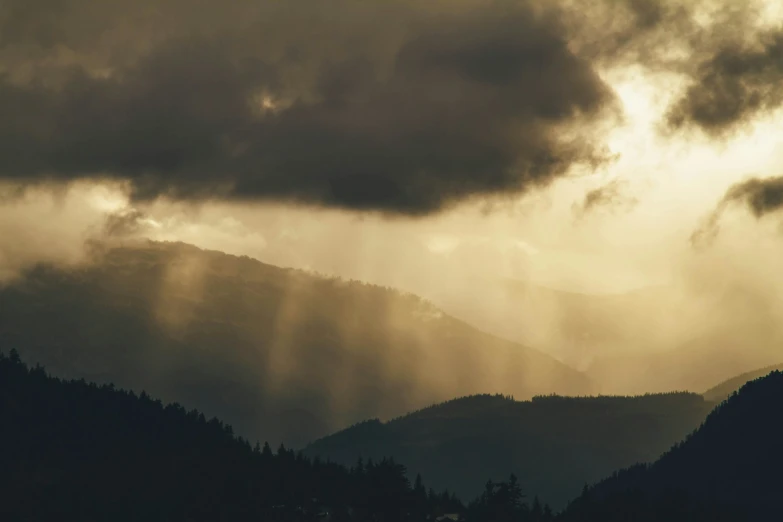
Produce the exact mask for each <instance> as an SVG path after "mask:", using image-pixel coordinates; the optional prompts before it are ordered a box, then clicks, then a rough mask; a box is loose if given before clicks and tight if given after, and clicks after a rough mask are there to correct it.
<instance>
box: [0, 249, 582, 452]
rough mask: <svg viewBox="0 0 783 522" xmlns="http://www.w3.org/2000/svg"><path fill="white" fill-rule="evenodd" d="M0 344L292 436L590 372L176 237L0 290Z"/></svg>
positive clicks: (270, 435)
mask: <svg viewBox="0 0 783 522" xmlns="http://www.w3.org/2000/svg"><path fill="white" fill-rule="evenodd" d="M0 310H2V313H0V343H2V344H3V345H4V346H7V347H10V348H16V349H17V350H19V352H21V353H22V356H23V357H24V358H25V359H27V360H34V361H40V362H41V363H42V364H44V365H45V366H46V367H47V368H48V369H49V370H50V371H52V372H53V373H54V374H56V375H58V376H63V377H73V378H86V379H90V380H95V381H97V382H100V383H107V382H113V383H115V384H116V385H118V386H122V387H127V388H131V389H136V390H147V391H148V392H150V393H152V394H154V395H156V396H159V397H161V398H162V399H163V400H166V401H178V402H182V403H187V404H191V405H193V406H195V407H198V408H199V409H200V410H202V411H204V412H205V413H206V414H208V415H219V416H220V417H221V418H223V419H224V420H226V421H227V422H229V423H231V424H232V425H233V426H234V427H235V428H236V429H237V431H238V433H241V434H245V435H246V436H248V437H251V438H258V439H262V440H264V439H267V440H269V441H270V442H273V443H277V442H279V441H285V442H286V443H287V444H290V445H293V446H302V445H304V444H306V443H307V442H308V441H312V440H315V439H316V438H318V437H321V436H324V435H326V434H328V433H330V432H334V431H335V430H337V429H340V428H343V427H345V426H348V425H351V424H353V423H355V422H357V421H360V420H362V419H366V418H374V417H380V418H387V419H388V418H393V417H396V416H399V415H402V414H404V413H405V412H408V411H411V410H415V409H417V408H421V407H424V406H426V405H429V404H432V403H435V402H440V401H443V400H447V399H449V398H452V397H455V396H461V395H469V394H476V393H487V392H490V393H495V392H499V393H506V394H514V395H515V396H516V397H518V398H530V397H532V396H533V395H536V394H547V393H553V392H556V393H560V394H569V395H582V394H589V393H591V392H592V391H593V390H594V388H593V385H592V383H591V382H590V380H589V379H588V378H587V377H586V376H584V375H583V374H581V373H580V372H577V371H575V370H573V369H571V368H569V367H568V366H566V365H564V364H562V363H560V362H558V361H556V360H555V359H553V358H552V357H549V356H547V355H544V354H542V353H541V352H538V351H536V350H533V349H530V348H527V347H525V346H522V345H520V344H517V343H514V342H511V341H507V340H504V339H501V338H499V337H496V336H493V335H490V334H486V333H484V332H482V331H479V330H477V329H476V328H474V327H472V326H470V325H468V324H467V323H465V322H463V321H460V320H457V319H455V318H453V317H451V316H449V315H447V314H445V313H443V312H442V311H441V310H439V309H437V308H436V307H434V306H433V305H432V304H430V303H428V302H426V301H424V300H422V299H421V298H419V297H417V296H414V295H410V294H403V293H400V292H398V291H395V290H393V289H389V288H383V287H378V286H373V285H368V284H363V283H360V282H354V281H343V280H339V279H333V278H325V277H320V276H317V275H313V274H309V273H305V272H302V271H297V270H290V269H284V268H279V267H276V266H272V265H267V264H264V263H261V262H259V261H256V260H253V259H250V258H247V257H235V256H230V255H226V254H223V253H220V252H214V251H204V250H200V249H198V248H196V247H193V246H190V245H186V244H181V243H153V242H139V243H128V244H126V245H125V246H111V247H110V246H107V245H102V244H95V245H94V252H93V256H92V261H91V262H90V263H88V264H86V265H84V266H81V267H76V268H62V267H53V266H46V265H40V266H37V267H35V268H33V269H31V270H30V271H29V272H28V273H26V274H25V276H24V277H23V278H22V279H20V280H18V281H15V282H14V283H12V284H10V285H8V286H5V287H3V288H0Z"/></svg>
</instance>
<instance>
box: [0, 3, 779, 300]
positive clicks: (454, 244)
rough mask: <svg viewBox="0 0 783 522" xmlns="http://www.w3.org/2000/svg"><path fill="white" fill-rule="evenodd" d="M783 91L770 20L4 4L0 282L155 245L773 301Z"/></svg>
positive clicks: (550, 6)
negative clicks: (115, 248) (750, 291)
mask: <svg viewBox="0 0 783 522" xmlns="http://www.w3.org/2000/svg"><path fill="white" fill-rule="evenodd" d="M782 81H783V8H782V7H781V5H780V3H779V2H776V1H774V0H770V1H767V2H765V1H761V0H758V1H744V0H740V1H737V0H716V1H707V0H704V1H701V0H697V1H692V2H683V1H680V2H670V1H665V0H595V1H590V2H583V1H576V0H560V1H543V0H542V1H534V0H451V1H445V0H443V1H441V0H428V1H427V2H421V1H415V2H414V1H408V0H395V1H390V0H377V1H374V2H360V1H357V0H332V1H329V2H324V1H321V0H288V1H285V2H282V1H278V0H263V1H258V0H253V1H250V0H235V1H233V2H229V3H226V2H218V1H217V0H198V1H197V2H193V1H192V0H187V1H186V0H138V1H134V2H128V1H123V0H100V1H99V0H36V1H33V2H31V1H30V0H7V1H5V2H3V3H2V6H0V187H2V188H1V189H0V278H5V279H11V278H13V277H15V276H16V275H18V274H19V273H20V271H22V270H24V268H26V267H28V266H30V265H31V264H34V263H36V262H40V261H56V262H67V263H78V262H80V261H83V260H84V251H85V250H84V244H85V241H86V240H88V239H91V238H93V239H94V238H100V239H103V240H112V241H124V240H128V239H130V238H134V237H149V238H153V239H157V240H174V241H184V242H188V243H193V244H196V245H199V246H202V247H205V248H213V249H218V250H223V251H226V252H229V253H235V254H243V255H250V256H252V257H256V258H258V259H260V260H262V261H266V262H269V263H273V264H278V265H282V266H293V267H298V268H305V269H308V270H314V271H318V272H322V273H328V274H336V275H340V276H342V277H346V278H355V279H362V280H366V281H370V282H375V283H379V284H385V285H391V286H397V287H400V288H402V289H405V290H410V291H414V292H418V293H421V294H424V295H429V294H434V293H436V291H437V289H438V288H442V287H451V286H456V287H458V288H463V285H464V289H465V291H466V292H468V291H470V289H471V288H473V287H471V286H470V284H469V282H471V281H475V280H483V279H485V278H488V277H497V276H499V277H503V278H514V279H520V280H526V281H532V282H535V283H537V284H541V285H545V286H549V287H552V288H559V289H565V290H570V291H575V292H589V293H618V292H625V291H629V290H632V289H636V288H643V287H649V286H657V285H675V286H676V285H684V284H693V282H694V281H702V282H703V281H705V280H710V278H713V277H714V278H719V279H721V280H725V279H726V278H729V279H732V280H735V279H736V280H740V281H751V280H752V281H758V278H759V277H763V278H765V279H763V281H764V282H765V284H767V285H772V286H773V287H774V286H775V285H777V284H778V283H777V279H778V278H777V272H776V270H775V268H774V267H775V260H776V259H779V257H778V256H779V254H780V253H781V252H780V249H781V247H780V244H781V242H780V239H781V238H780V230H781V229H780V226H781V221H780V219H779V215H778V213H777V212H776V211H777V210H779V209H780V207H781V206H783V132H782V131H780V130H779V129H781V128H783V111H781V106H783V89H780V88H779V87H780V86H781V83H782ZM700 284H701V283H700ZM703 284H710V283H709V282H705V283H703Z"/></svg>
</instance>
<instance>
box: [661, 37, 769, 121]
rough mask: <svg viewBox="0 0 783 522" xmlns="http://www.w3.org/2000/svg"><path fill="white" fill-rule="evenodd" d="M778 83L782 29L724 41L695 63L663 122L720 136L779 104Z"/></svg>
mask: <svg viewBox="0 0 783 522" xmlns="http://www.w3.org/2000/svg"><path fill="white" fill-rule="evenodd" d="M782 84H783V31H780V32H777V33H770V34H765V35H764V36H762V37H760V38H759V42H758V43H757V44H756V45H753V46H747V45H741V44H727V45H725V46H723V47H722V48H720V49H719V50H718V51H717V52H716V53H715V54H714V55H712V56H711V57H710V58H709V59H707V60H706V61H705V62H704V63H702V64H701V65H700V66H699V68H698V70H697V71H696V73H695V74H694V77H693V83H692V84H691V86H690V87H689V88H688V90H687V91H686V93H685V95H684V96H683V97H682V99H680V100H679V101H678V102H677V103H676V104H675V105H674V107H672V109H671V111H670V112H669V114H668V115H667V119H668V123H669V125H670V126H672V127H674V128H678V127H683V126H688V125H694V126H698V127H699V128H701V129H702V130H704V131H705V132H706V133H708V134H710V135H716V136H718V135H723V134H725V133H726V132H727V131H730V130H733V129H734V128H736V127H737V126H738V125H740V124H743V123H746V122H747V121H748V120H750V119H752V118H753V117H755V116H757V115H758V114H759V113H761V112H767V111H771V110H775V109H777V108H779V107H780V106H781V105H783V89H781V85H782Z"/></svg>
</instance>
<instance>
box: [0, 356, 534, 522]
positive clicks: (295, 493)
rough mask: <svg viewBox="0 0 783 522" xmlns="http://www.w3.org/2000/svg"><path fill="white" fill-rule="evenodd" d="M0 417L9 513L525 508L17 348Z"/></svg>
mask: <svg viewBox="0 0 783 522" xmlns="http://www.w3.org/2000/svg"><path fill="white" fill-rule="evenodd" d="M0 418H1V419H2V424H1V426H2V429H0V519H2V520H13V521H28V520H29V521H38V520H41V521H50V520H64V521H67V520H89V521H103V520H107V521H108V520H111V521H119V522H122V521H129V522H130V521H139V520H144V521H167V522H168V521H189V522H190V521H192V522H195V521H202V520H203V521H210V522H213V521H242V520H253V521H258V520H265V521H297V522H309V521H316V520H321V521H323V520H330V521H333V522H339V521H345V522H349V521H379V522H392V521H411V522H414V521H427V520H436V519H438V518H439V517H443V516H444V515H450V516H460V517H462V519H466V520H475V521H476V522H478V521H479V520H486V519H485V518H476V517H483V516H484V514H485V513H487V512H493V513H494V512H497V513H505V512H508V513H513V512H514V510H515V509H516V510H521V509H524V508H523V507H522V506H523V504H522V503H521V502H520V501H521V496H520V494H519V492H518V486H516V485H515V483H512V484H511V485H510V486H509V485H507V484H506V483H500V484H495V485H492V487H491V488H488V490H487V492H486V493H485V494H484V495H482V497H481V498H480V499H478V500H477V501H475V502H473V503H471V504H470V505H469V506H468V507H465V506H464V505H463V504H462V502H461V501H460V500H459V499H457V498H456V497H455V496H454V495H453V494H450V493H449V492H447V491H444V492H440V493H438V492H435V491H433V490H432V489H429V490H428V489H427V488H426V487H425V486H424V483H423V481H422V479H421V477H420V476H419V477H417V478H416V480H415V482H414V483H413V484H411V482H410V481H409V479H408V478H407V470H406V468H405V467H404V466H403V465H401V464H399V463H396V462H395V461H394V460H393V459H382V460H380V461H377V462H373V461H372V460H367V461H362V460H359V461H358V462H357V464H356V465H354V466H352V467H344V466H341V465H338V464H335V463H333V462H322V461H321V460H320V459H318V458H312V459H311V458H307V457H305V456H303V455H302V453H301V452H300V453H296V452H294V451H292V450H290V449H286V448H285V447H284V446H282V445H281V446H280V447H278V448H277V449H276V450H273V449H272V448H271V447H270V446H269V445H268V444H264V445H263V446H262V445H260V444H258V443H256V444H255V445H254V446H251V443H250V442H249V441H248V440H246V439H244V438H242V437H239V436H236V435H235V434H234V433H233V430H232V428H231V426H230V425H227V424H224V423H223V422H221V421H219V420H218V419H215V418H213V419H207V418H205V417H204V415H203V414H201V413H200V412H198V411H196V410H186V409H185V408H184V407H182V406H181V405H179V404H168V405H164V404H162V403H161V401H159V400H154V399H152V398H150V397H149V396H148V395H147V394H146V393H144V392H142V393H141V394H140V395H136V394H135V393H133V392H132V391H126V390H120V389H115V387H114V386H113V385H103V386H98V385H96V384H92V383H87V382H85V381H84V380H78V381H75V380H71V381H66V380H61V379H57V378H53V377H51V376H49V375H48V374H47V373H46V371H45V370H44V369H43V368H42V367H41V366H35V367H32V368H30V367H28V366H27V365H26V364H24V363H23V362H22V361H21V360H20V357H19V355H18V353H17V352H15V351H13V350H12V351H11V353H10V355H8V356H6V355H4V354H2V353H0ZM514 480H515V479H514ZM512 482H513V481H512ZM504 505H507V506H506V507H507V508H508V509H507V508H504V507H503V506H504ZM509 506H510V507H509ZM504 509H505V511H504ZM488 510H489V511H488ZM542 513H543V511H542ZM497 520H501V519H497ZM509 520H510V519H509ZM514 520H517V519H514ZM534 520H535V519H534Z"/></svg>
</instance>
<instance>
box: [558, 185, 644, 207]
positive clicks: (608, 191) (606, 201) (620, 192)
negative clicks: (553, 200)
mask: <svg viewBox="0 0 783 522" xmlns="http://www.w3.org/2000/svg"><path fill="white" fill-rule="evenodd" d="M626 190H627V183H626V182H624V181H622V180H619V179H615V180H612V181H610V182H609V183H606V184H605V185H602V186H600V187H598V188H595V189H593V190H590V191H588V192H587V194H585V197H584V199H583V200H582V201H581V202H580V203H578V204H577V203H574V205H573V210H574V212H575V213H577V214H579V215H584V214H587V213H588V212H592V211H595V210H597V209H599V208H610V209H617V208H624V209H626V210H627V209H630V208H631V207H633V206H635V205H636V204H637V203H638V200H637V199H636V198H634V197H632V196H629V195H628V194H627V193H626Z"/></svg>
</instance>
